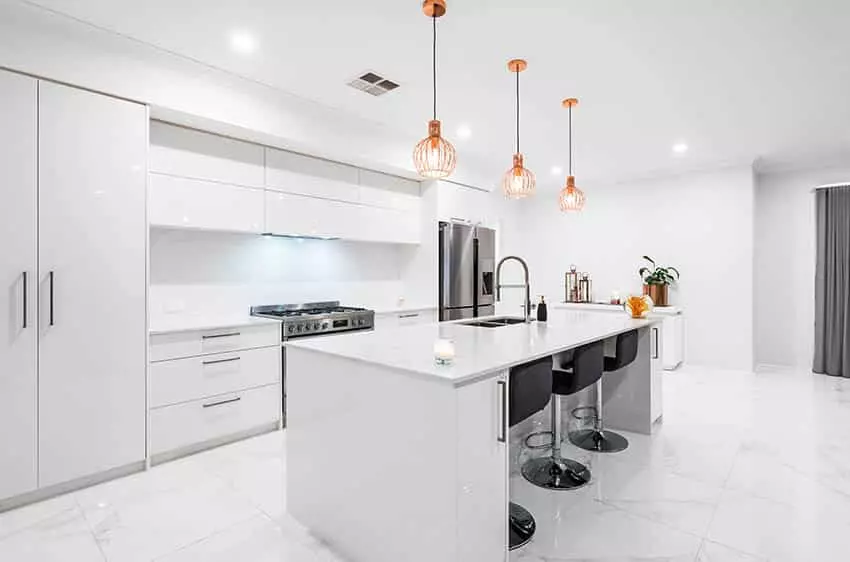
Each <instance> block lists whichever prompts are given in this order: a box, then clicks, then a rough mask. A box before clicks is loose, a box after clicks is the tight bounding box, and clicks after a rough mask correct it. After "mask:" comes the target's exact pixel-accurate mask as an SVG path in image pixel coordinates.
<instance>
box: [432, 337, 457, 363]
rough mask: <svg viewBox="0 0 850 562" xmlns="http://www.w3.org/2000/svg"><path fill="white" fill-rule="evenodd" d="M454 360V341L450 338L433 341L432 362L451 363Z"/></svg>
mask: <svg viewBox="0 0 850 562" xmlns="http://www.w3.org/2000/svg"><path fill="white" fill-rule="evenodd" d="M454 360H455V343H454V342H453V341H452V340H445V339H439V340H437V341H435V342H434V363H436V364H437V365H451V364H452V363H453V362H454Z"/></svg>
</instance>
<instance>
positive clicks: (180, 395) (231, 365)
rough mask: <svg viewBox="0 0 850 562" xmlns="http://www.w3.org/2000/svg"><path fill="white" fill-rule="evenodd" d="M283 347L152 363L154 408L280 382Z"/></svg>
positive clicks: (152, 398) (151, 402) (151, 385)
mask: <svg viewBox="0 0 850 562" xmlns="http://www.w3.org/2000/svg"><path fill="white" fill-rule="evenodd" d="M280 360H281V352H280V346H279V345H278V346H275V347H264V348H260V349H243V350H240V351H234V352H230V353H216V354H214V355H205V356H202V357H187V358H184V359H175V360H173V361H160V362H158V363H151V369H150V389H151V391H150V392H151V393H150V405H151V408H158V407H160V406H170V405H172V404H178V403H180V402H188V401H190V400H197V399H200V398H204V397H207V396H215V395H218V394H224V393H227V392H237V391H239V390H243V389H246V388H256V387H259V386H266V385H269V384H275V383H278V382H280V375H281V366H280Z"/></svg>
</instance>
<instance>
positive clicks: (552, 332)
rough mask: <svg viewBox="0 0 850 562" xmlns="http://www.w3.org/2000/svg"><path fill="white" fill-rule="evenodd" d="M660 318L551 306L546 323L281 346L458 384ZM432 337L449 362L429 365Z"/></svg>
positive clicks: (444, 328)
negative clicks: (450, 347) (448, 351)
mask: <svg viewBox="0 0 850 562" xmlns="http://www.w3.org/2000/svg"><path fill="white" fill-rule="evenodd" d="M478 320H482V318H479V319H478ZM660 321H661V318H657V317H656V318H649V319H645V320H634V319H632V318H629V317H628V316H627V315H626V314H625V313H623V314H611V313H609V312H600V311H592V310H588V311H583V310H582V311H578V310H567V309H554V310H552V311H550V313H549V320H548V321H547V322H536V321H535V322H532V323H531V324H525V323H521V324H514V325H510V326H502V327H498V328H482V327H476V326H464V325H462V324H461V323H460V322H465V320H464V321H456V322H443V323H431V324H422V325H413V326H405V327H402V328H399V329H397V330H386V331H381V330H378V331H375V332H359V333H354V334H343V335H339V336H335V337H328V338H315V339H305V340H295V341H292V342H286V344H285V345H286V346H287V347H290V348H298V349H307V350H312V351H316V352H320V353H326V354H329V355H335V356H340V357H346V358H349V359H353V360H357V361H364V362H367V363H373V364H375V365H380V366H383V367H389V368H392V369H396V370H398V371H401V372H405V373H408V374H411V375H414V376H420V377H425V378H430V379H434V380H437V381H442V382H447V383H450V384H453V385H455V386H462V385H465V384H469V383H471V382H475V381H477V380H481V379H485V378H488V377H491V376H495V375H496V374H497V373H498V372H499V371H501V370H504V369H506V368H508V367H511V366H513V365H518V364H521V363H525V362H527V361H532V360H534V359H539V358H541V357H545V356H547V355H553V354H555V353H559V352H562V351H566V350H568V349H572V348H575V347H578V346H580V345H582V344H585V343H590V342H592V341H596V340H600V339H605V338H609V337H611V336H615V335H617V334H620V333H623V332H627V331H629V330H634V329H637V328H643V327H646V326H649V325H651V324H654V323H658V322H660ZM437 339H450V340H453V341H454V344H455V353H456V356H455V360H454V362H453V363H452V364H451V365H436V364H435V362H434V342H435V341H436V340H437Z"/></svg>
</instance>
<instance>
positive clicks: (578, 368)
mask: <svg viewBox="0 0 850 562" xmlns="http://www.w3.org/2000/svg"><path fill="white" fill-rule="evenodd" d="M603 356H604V352H603V347H602V342H595V343H591V344H588V345H584V346H582V347H579V348H577V349H576V350H575V352H574V354H573V361H572V363H571V369H570V370H564V369H553V370H552V387H551V392H552V398H551V408H552V454H551V455H549V456H546V457H540V458H536V459H531V460H529V461H527V462H526V463H525V464H523V465H522V475H523V476H524V477H525V479H526V480H528V481H529V482H531V483H532V484H534V485H536V486H540V487H541V488H546V489H548V490H575V489H576V488H581V487H582V486H585V485H587V484H588V483H589V482H590V478H591V474H590V470H589V469H588V468H587V467H586V466H584V465H583V464H581V463H579V462H577V461H574V460H571V459H565V458H563V457H562V456H561V441H562V438H561V398H562V397H563V396H568V395H570V394H574V393H576V392H578V391H579V390H582V389H583V388H585V387H587V386H589V385H591V384H593V382H595V380H596V379H598V378H599V377H601V376H602V358H603ZM594 377H595V379H594Z"/></svg>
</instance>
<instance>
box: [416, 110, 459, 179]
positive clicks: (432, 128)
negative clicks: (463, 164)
mask: <svg viewBox="0 0 850 562" xmlns="http://www.w3.org/2000/svg"><path fill="white" fill-rule="evenodd" d="M413 165H414V166H416V171H417V172H419V175H420V176H422V177H423V178H429V179H442V178H447V177H449V176H450V175H451V174H452V172H454V171H455V166H456V165H457V155H456V153H455V147H454V146H452V143H450V142H449V141H447V140H446V139H444V138H443V137H442V135H441V134H440V122H439V121H437V120H436V119H434V120H433V121H431V122H429V123H428V136H427V137H425V138H424V139H422V140H421V141H419V142H418V143H417V145H416V147H415V148H414V149H413Z"/></svg>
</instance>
